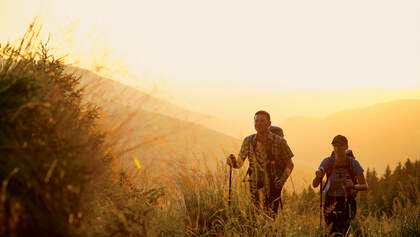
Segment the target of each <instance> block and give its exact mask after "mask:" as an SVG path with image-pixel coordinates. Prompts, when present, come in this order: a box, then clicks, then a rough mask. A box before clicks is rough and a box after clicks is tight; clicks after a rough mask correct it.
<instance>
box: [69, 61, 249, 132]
mask: <svg viewBox="0 0 420 237" xmlns="http://www.w3.org/2000/svg"><path fill="white" fill-rule="evenodd" d="M68 70H71V71H72V72H75V73H76V74H78V75H79V76H80V77H81V78H82V80H81V83H82V85H81V86H82V87H86V91H87V92H88V93H87V97H86V98H87V99H88V100H94V101H97V102H99V101H101V102H106V103H107V102H109V101H118V103H119V104H121V105H124V106H129V107H132V108H136V109H140V110H143V111H149V112H153V113H158V114H162V115H166V116H168V117H172V118H176V119H180V120H183V121H187V122H192V123H196V124H201V125H203V126H205V127H207V128H210V129H213V130H216V131H219V132H223V133H225V134H228V135H230V136H235V137H238V134H242V135H244V134H243V132H242V131H243V130H244V129H243V127H241V126H239V125H238V124H237V123H234V122H231V121H228V120H224V119H221V118H216V117H214V116H210V115H206V114H202V113H198V112H193V111H190V110H186V109H184V108H182V107H180V106H177V105H174V104H172V103H170V102H168V101H165V100H162V99H159V98H156V97H154V96H153V95H150V94H147V93H145V92H143V91H140V90H138V89H135V88H133V87H130V86H128V85H124V84H122V83H120V82H117V81H115V80H112V79H109V78H104V77H101V76H99V75H98V74H96V73H93V72H91V71H89V70H86V69H82V68H76V67H69V68H68ZM185 96H186V97H188V95H185ZM191 100H194V98H191Z"/></svg>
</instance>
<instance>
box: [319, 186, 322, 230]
mask: <svg viewBox="0 0 420 237" xmlns="http://www.w3.org/2000/svg"><path fill="white" fill-rule="evenodd" d="M319 197H320V198H319V229H320V230H321V225H322V178H321V182H320V184H319Z"/></svg>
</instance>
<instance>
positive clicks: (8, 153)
mask: <svg viewBox="0 0 420 237" xmlns="http://www.w3.org/2000/svg"><path fill="white" fill-rule="evenodd" d="M38 35H39V29H38V27H37V25H36V24H35V23H34V24H32V25H31V27H30V28H29V30H28V31H27V33H26V34H25V35H24V37H23V38H22V40H21V43H20V44H19V45H17V46H14V45H11V44H3V43H2V44H1V46H0V60H1V61H0V63H1V65H0V66H1V68H0V111H1V117H0V180H1V182H2V186H1V191H0V235H1V236H324V235H325V233H326V232H325V231H326V228H325V226H324V225H323V222H322V225H320V216H319V215H320V209H319V201H320V200H319V191H318V190H314V189H312V188H311V187H307V188H305V189H304V190H303V191H299V192H296V191H295V190H284V191H283V198H282V199H283V202H284V209H283V210H281V211H280V212H279V215H278V218H276V219H275V220H273V219H271V218H270V217H268V216H266V215H264V214H263V213H257V212H256V210H255V209H254V207H253V206H252V205H251V201H250V197H249V195H248V191H247V190H248V187H247V183H246V182H243V177H244V170H234V171H233V181H232V197H231V205H230V206H229V205H228V179H229V170H228V167H227V166H226V165H225V164H224V163H223V162H216V163H212V164H209V163H208V162H209V161H207V160H214V159H212V157H208V159H199V160H197V161H196V162H181V161H179V160H166V161H165V164H163V163H159V162H153V161H152V160H151V161H141V163H139V161H138V160H137V159H136V158H135V157H133V156H132V155H131V153H130V152H131V150H130V149H129V147H126V146H125V145H124V144H121V143H119V142H118V140H119V139H120V138H121V137H124V136H125V135H126V134H124V133H122V132H121V131H124V129H123V127H124V124H125V123H124V122H122V123H118V124H114V123H109V122H106V116H105V115H104V112H103V110H102V108H101V107H99V106H97V105H95V104H92V103H89V102H86V101H84V100H83V98H84V96H85V95H86V94H88V93H89V91H86V90H84V88H81V87H80V86H79V84H80V77H78V76H76V75H74V74H71V73H68V72H66V70H65V69H66V65H65V62H64V60H63V59H56V58H54V56H53V55H52V54H50V53H49V50H48V44H47V43H44V42H41V41H40V40H39V39H38ZM139 113H141V112H139ZM129 120H130V118H127V119H126V122H128V121H129ZM140 145H141V144H139V146H138V149H141V146H140ZM209 156H211V155H209ZM404 159H405V160H404ZM401 160H404V162H403V163H400V164H399V165H398V166H396V167H394V168H392V169H391V168H390V167H388V168H387V169H386V172H385V174H384V175H378V174H377V173H376V171H375V170H366V173H365V175H366V178H367V182H368V184H369V190H368V191H367V192H365V193H360V194H359V195H358V214H357V216H356V218H355V219H354V220H353V221H352V229H351V233H352V235H353V236H419V235H420V221H419V220H420V207H419V202H420V177H419V174H420V161H419V160H418V159H415V158H414V160H410V159H406V158H404V157H401ZM212 162H213V161H212ZM127 164H132V165H131V166H130V165H127ZM210 167H211V168H210ZM308 179H309V180H310V179H312V177H308Z"/></svg>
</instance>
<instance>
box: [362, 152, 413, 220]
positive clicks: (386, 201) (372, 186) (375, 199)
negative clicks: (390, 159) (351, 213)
mask: <svg viewBox="0 0 420 237" xmlns="http://www.w3.org/2000/svg"><path fill="white" fill-rule="evenodd" d="M365 175H366V181H367V183H368V185H369V189H368V191H367V192H360V200H359V206H360V208H361V209H365V210H369V211H370V212H371V213H373V214H375V215H382V214H386V215H388V216H390V215H392V214H393V210H394V209H395V208H402V207H405V206H406V205H407V204H408V203H410V204H413V205H418V204H419V203H418V202H419V201H420V200H419V196H420V160H415V161H411V160H410V159H407V161H406V162H405V163H404V165H402V164H401V163H399V164H398V165H397V167H395V169H394V170H393V171H391V169H390V167H389V166H387V168H386V170H385V174H384V175H383V176H382V177H378V174H377V172H376V171H375V169H372V170H369V169H368V170H367V171H366V174H365Z"/></svg>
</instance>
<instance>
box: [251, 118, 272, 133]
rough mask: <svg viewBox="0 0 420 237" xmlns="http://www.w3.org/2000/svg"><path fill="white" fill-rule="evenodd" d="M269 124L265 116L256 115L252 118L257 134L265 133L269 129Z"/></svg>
mask: <svg viewBox="0 0 420 237" xmlns="http://www.w3.org/2000/svg"><path fill="white" fill-rule="evenodd" d="M270 125H271V122H270V121H268V116H267V115H265V114H257V115H255V117H254V127H255V130H256V131H257V133H265V132H267V131H268V129H269V128H270Z"/></svg>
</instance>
